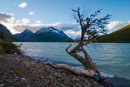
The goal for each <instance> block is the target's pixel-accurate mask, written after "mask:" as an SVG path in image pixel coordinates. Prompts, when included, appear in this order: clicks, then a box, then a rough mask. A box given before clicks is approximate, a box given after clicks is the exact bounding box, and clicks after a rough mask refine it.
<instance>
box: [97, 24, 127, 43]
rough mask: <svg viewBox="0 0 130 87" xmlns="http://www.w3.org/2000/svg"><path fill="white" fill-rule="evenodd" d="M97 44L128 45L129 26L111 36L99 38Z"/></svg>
mask: <svg viewBox="0 0 130 87" xmlns="http://www.w3.org/2000/svg"><path fill="white" fill-rule="evenodd" d="M98 42H115V43H130V25H127V26H125V27H123V28H121V29H119V30H117V31H115V32H113V33H111V34H108V35H104V36H101V37H100V38H99V40H98Z"/></svg>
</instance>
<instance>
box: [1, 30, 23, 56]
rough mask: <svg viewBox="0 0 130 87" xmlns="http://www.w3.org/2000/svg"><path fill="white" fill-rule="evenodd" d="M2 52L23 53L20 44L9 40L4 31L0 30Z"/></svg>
mask: <svg viewBox="0 0 130 87" xmlns="http://www.w3.org/2000/svg"><path fill="white" fill-rule="evenodd" d="M0 52H5V53H8V54H13V53H21V51H20V50H19V46H17V45H15V44H13V42H11V41H10V40H8V39H7V38H6V36H5V34H4V33H3V32H1V31H0Z"/></svg>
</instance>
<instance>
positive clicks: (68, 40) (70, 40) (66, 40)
mask: <svg viewBox="0 0 130 87" xmlns="http://www.w3.org/2000/svg"><path fill="white" fill-rule="evenodd" d="M62 42H79V40H72V39H65V40H63V41H62Z"/></svg>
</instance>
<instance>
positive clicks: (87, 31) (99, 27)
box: [66, 8, 110, 81]
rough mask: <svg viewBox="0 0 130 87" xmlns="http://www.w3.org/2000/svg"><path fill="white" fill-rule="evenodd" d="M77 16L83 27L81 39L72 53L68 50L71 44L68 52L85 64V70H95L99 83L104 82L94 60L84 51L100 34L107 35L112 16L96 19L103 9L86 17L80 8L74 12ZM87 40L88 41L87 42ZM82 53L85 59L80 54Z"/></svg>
mask: <svg viewBox="0 0 130 87" xmlns="http://www.w3.org/2000/svg"><path fill="white" fill-rule="evenodd" d="M72 11H73V12H74V13H76V15H74V17H75V19H76V21H77V22H78V23H79V24H80V26H81V39H80V41H79V43H78V45H77V46H75V47H74V48H73V49H71V51H68V49H69V48H70V47H71V44H70V45H69V46H68V47H67V48H66V52H67V53H68V54H69V55H71V56H73V57H74V58H75V59H77V60H78V61H79V62H80V63H82V64H83V66H84V69H85V70H94V71H95V72H96V73H97V75H98V76H99V81H103V79H104V78H103V77H102V76H101V74H100V72H99V71H98V69H97V68H96V66H95V63H93V61H92V58H91V57H90V56H89V54H88V52H87V51H86V50H85V49H84V47H83V46H85V45H88V44H90V43H93V42H94V41H96V40H97V38H98V37H99V34H100V33H106V31H107V30H106V29H105V25H106V24H108V22H107V20H108V19H110V15H109V14H108V15H106V16H104V17H102V18H99V19H98V18H96V16H97V15H98V14H99V13H100V11H101V9H99V10H97V11H95V12H94V13H93V14H91V15H90V16H87V17H85V16H84V14H81V12H80V8H78V9H77V10H72ZM85 38H87V41H85ZM78 52H82V53H83V54H84V57H82V56H81V55H79V54H78Z"/></svg>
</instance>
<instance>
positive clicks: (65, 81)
mask: <svg viewBox="0 0 130 87" xmlns="http://www.w3.org/2000/svg"><path fill="white" fill-rule="evenodd" d="M0 87H104V86H103V85H101V84H99V83H97V82H96V81H95V80H94V79H92V78H90V77H85V76H80V75H76V74H74V73H72V72H70V71H67V70H65V69H61V68H55V67H53V65H51V64H49V63H44V62H42V61H40V60H36V59H33V58H31V57H28V56H24V55H22V54H21V55H17V54H13V55H12V54H0Z"/></svg>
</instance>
